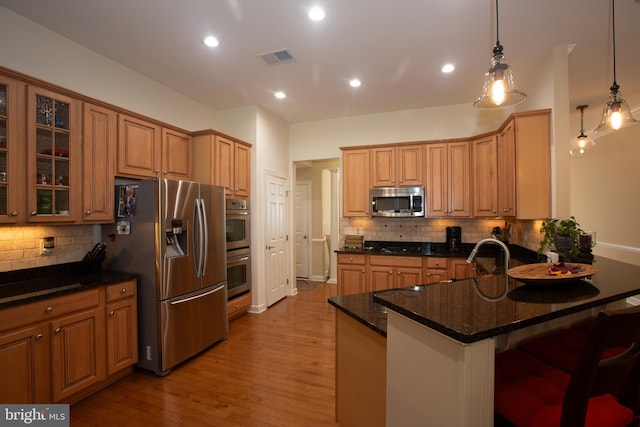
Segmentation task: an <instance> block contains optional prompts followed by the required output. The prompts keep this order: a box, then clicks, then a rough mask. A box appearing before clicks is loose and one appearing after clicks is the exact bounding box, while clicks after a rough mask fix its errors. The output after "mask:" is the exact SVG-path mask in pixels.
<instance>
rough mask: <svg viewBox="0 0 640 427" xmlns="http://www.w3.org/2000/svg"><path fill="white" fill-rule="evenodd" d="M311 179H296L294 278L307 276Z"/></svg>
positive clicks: (305, 277) (306, 277)
mask: <svg viewBox="0 0 640 427" xmlns="http://www.w3.org/2000/svg"><path fill="white" fill-rule="evenodd" d="M310 206H311V181H307V180H305V181H297V182H296V195H295V207H296V210H295V216H296V219H295V226H296V227H295V230H296V232H295V233H296V240H295V242H296V243H295V244H296V278H300V279H308V278H309V264H310V260H309V254H310V253H311V251H310V248H309V243H310V239H309V234H310V230H309V226H310V224H311V217H312V210H311V208H310Z"/></svg>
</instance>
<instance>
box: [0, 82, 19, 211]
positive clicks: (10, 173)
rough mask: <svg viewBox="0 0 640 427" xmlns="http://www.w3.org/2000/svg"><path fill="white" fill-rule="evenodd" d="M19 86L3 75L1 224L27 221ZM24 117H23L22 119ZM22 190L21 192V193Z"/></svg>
mask: <svg viewBox="0 0 640 427" xmlns="http://www.w3.org/2000/svg"><path fill="white" fill-rule="evenodd" d="M19 113H20V112H19V109H18V108H17V84H16V82H15V81H14V80H11V79H9V78H6V77H4V76H0V223H9V224H10V223H16V222H19V221H20V220H21V219H23V218H24V203H20V201H21V200H22V201H24V199H22V198H21V196H22V193H24V168H21V167H20V164H21V162H23V161H24V160H23V159H24V157H23V154H21V153H23V152H24V145H23V144H24V142H22V143H19V141H18V126H17V124H18V121H19V120H20V118H19V117H18V116H19ZM23 117H24V116H23ZM20 187H22V191H19V189H20Z"/></svg>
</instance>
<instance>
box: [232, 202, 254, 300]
mask: <svg viewBox="0 0 640 427" xmlns="http://www.w3.org/2000/svg"><path fill="white" fill-rule="evenodd" d="M226 207H227V209H226V218H227V220H226V222H227V289H228V295H229V299H230V300H231V299H233V298H236V297H238V296H240V295H242V294H244V293H246V292H249V290H250V289H251V212H250V210H249V201H248V200H241V199H227V201H226Z"/></svg>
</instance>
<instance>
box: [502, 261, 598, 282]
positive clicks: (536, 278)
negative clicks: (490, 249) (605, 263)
mask: <svg viewBox="0 0 640 427" xmlns="http://www.w3.org/2000/svg"><path fill="white" fill-rule="evenodd" d="M552 265H553V264H551V263H539V264H525V265H520V266H518V267H513V268H510V269H509V271H508V272H507V273H508V274H509V276H510V277H512V278H514V279H516V280H519V281H521V282H524V283H530V284H537V285H553V284H558V283H566V282H571V281H576V280H580V279H583V278H585V277H588V276H592V275H594V274H597V273H599V272H600V270H599V269H598V268H597V267H594V266H593V265H591V264H579V263H574V262H565V263H564V265H566V266H567V267H568V268H571V269H574V268H576V267H579V268H580V272H579V273H573V274H568V275H559V276H556V275H553V274H551V273H549V269H550V268H551V266H552Z"/></svg>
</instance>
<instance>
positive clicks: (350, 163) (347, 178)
mask: <svg viewBox="0 0 640 427" xmlns="http://www.w3.org/2000/svg"><path fill="white" fill-rule="evenodd" d="M342 175H343V179H342V215H343V216H345V217H354V216H369V215H370V206H369V150H368V149H355V150H344V151H343V152H342Z"/></svg>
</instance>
